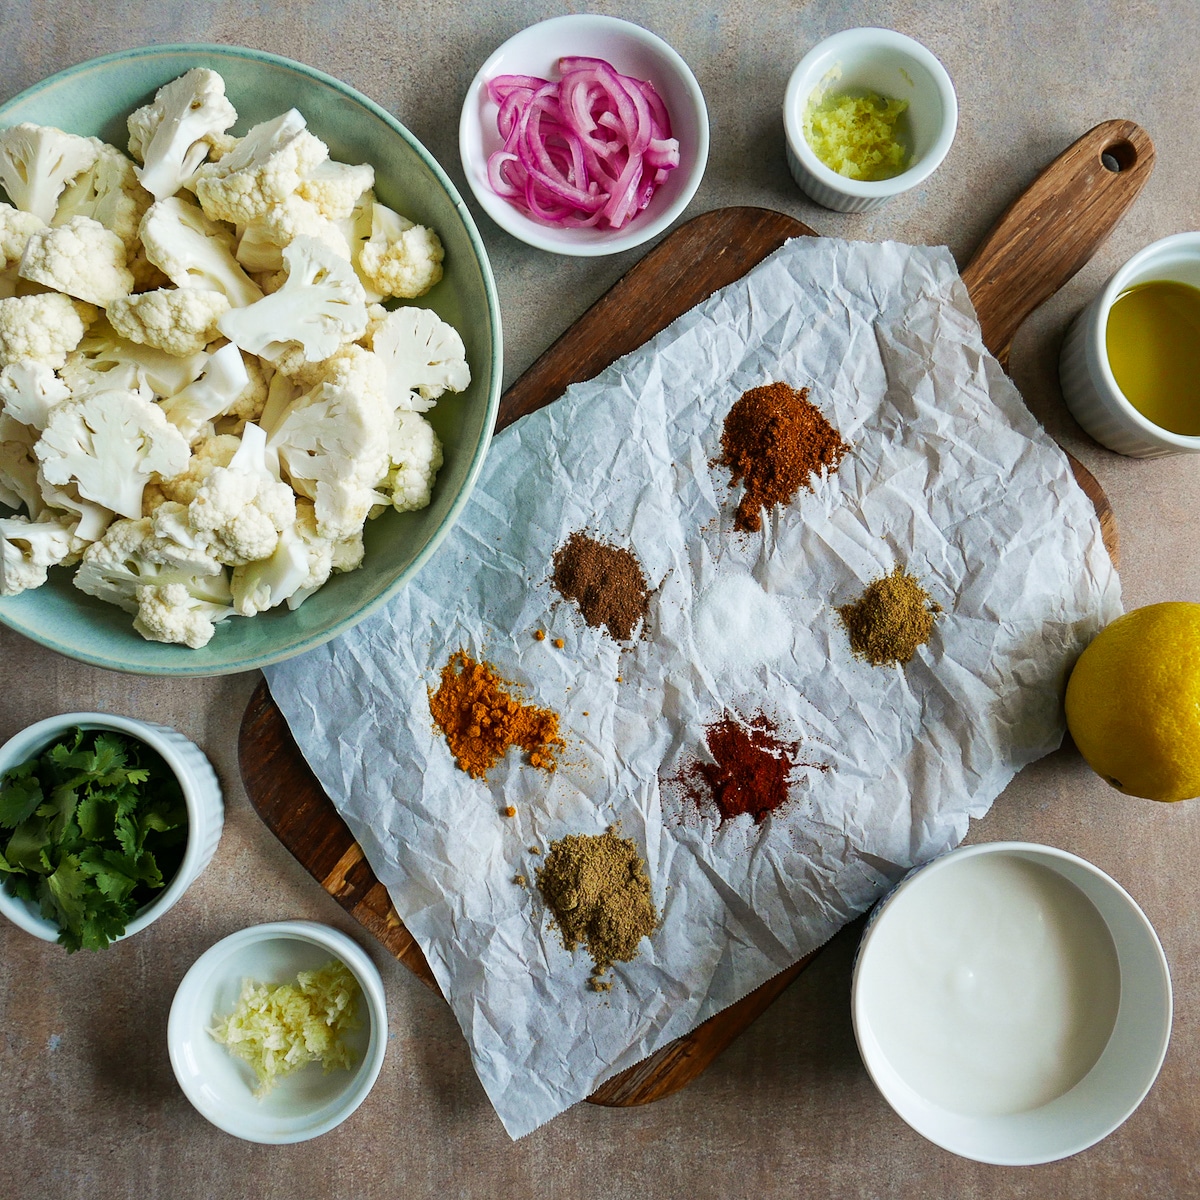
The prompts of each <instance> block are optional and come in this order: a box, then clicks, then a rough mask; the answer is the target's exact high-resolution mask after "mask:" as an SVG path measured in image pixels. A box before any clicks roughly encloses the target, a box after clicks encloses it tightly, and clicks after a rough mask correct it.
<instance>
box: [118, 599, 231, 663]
mask: <svg viewBox="0 0 1200 1200" xmlns="http://www.w3.org/2000/svg"><path fill="white" fill-rule="evenodd" d="M231 596H232V593H231ZM232 613H233V609H232V608H231V607H230V605H229V604H226V603H223V602H222V603H216V602H214V601H212V600H206V599H205V598H204V597H202V596H197V595H196V594H195V593H194V592H192V591H191V590H190V589H189V588H188V586H187V584H183V583H168V584H147V585H145V586H143V587H140V588H138V590H137V616H136V617H134V619H133V627H134V629H136V630H137V632H138V633H140V634H141V635H142V637H144V638H145V639H146V640H147V641H148V642H168V643H171V644H174V645H178V646H189V647H190V648H191V649H193V650H199V649H200V647H201V646H207V645H208V643H209V642H210V641H212V635H213V634H214V633H215V632H216V629H217V626H216V623H217V622H218V621H223V620H224V619H225V618H226V617H228V616H230V615H232Z"/></svg>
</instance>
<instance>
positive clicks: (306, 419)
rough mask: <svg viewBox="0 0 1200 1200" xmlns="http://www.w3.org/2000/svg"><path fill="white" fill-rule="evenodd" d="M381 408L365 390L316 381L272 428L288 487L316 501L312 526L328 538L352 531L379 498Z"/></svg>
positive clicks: (384, 430) (384, 431)
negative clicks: (314, 519)
mask: <svg viewBox="0 0 1200 1200" xmlns="http://www.w3.org/2000/svg"><path fill="white" fill-rule="evenodd" d="M389 426H390V421H389V417H388V412H387V406H386V405H385V404H384V403H383V401H382V400H380V399H379V397H378V396H375V395H373V394H372V393H371V392H369V391H366V390H356V389H355V388H353V387H350V386H345V385H342V386H338V385H336V384H333V383H322V384H319V385H318V386H317V387H316V388H314V389H313V390H312V391H311V392H310V393H308V394H307V395H306V396H303V397H301V398H300V399H299V400H297V401H296V402H295V403H294V404H293V405H292V407H291V408H290V409H289V410H288V411H287V413H286V415H285V416H284V417H283V419H282V420H281V421H280V422H279V424H278V425H277V426H276V428H275V430H274V431H273V432H272V434H271V437H270V442H269V445H270V448H271V449H273V450H275V451H276V452H277V453H278V455H279V461H280V464H281V466H282V468H283V470H284V472H285V473H286V475H287V478H288V481H289V482H290V483H291V485H292V487H293V489H294V490H295V491H296V492H297V493H299V494H300V495H301V496H306V497H308V499H310V500H314V501H315V502H316V518H317V529H318V532H319V533H320V535H321V536H322V537H326V538H329V539H330V540H332V541H337V540H340V539H341V538H345V537H349V536H351V535H352V534H354V533H355V532H357V531H358V530H359V529H360V528H361V527H362V524H363V522H364V521H365V520H366V517H367V514H368V513H369V512H370V511H371V509H372V508H373V507H374V506H375V505H376V504H378V503H380V502H381V497H380V494H379V492H377V491H376V490H375V485H376V484H377V483H378V482H379V481H380V480H381V479H382V478H383V476H384V474H385V473H386V472H387V470H388V465H389V459H388V429H389Z"/></svg>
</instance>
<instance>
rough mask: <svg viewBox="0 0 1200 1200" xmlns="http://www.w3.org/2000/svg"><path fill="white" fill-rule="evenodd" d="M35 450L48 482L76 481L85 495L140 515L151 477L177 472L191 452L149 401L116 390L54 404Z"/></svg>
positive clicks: (129, 514)
mask: <svg viewBox="0 0 1200 1200" xmlns="http://www.w3.org/2000/svg"><path fill="white" fill-rule="evenodd" d="M34 453H35V454H36V455H37V458H38V460H39V461H40V462H41V464H42V472H43V474H44V475H45V477H46V479H48V480H49V481H50V482H51V483H57V484H66V483H74V484H75V485H76V486H77V487H78V488H79V493H80V495H81V496H83V497H84V498H85V499H88V500H91V501H93V502H94V503H96V504H102V505H103V506H104V507H105V508H111V509H112V510H113V511H114V512H116V513H120V514H121V515H122V516H124V517H140V516H141V515H142V491H143V489H144V488H145V486H146V484H147V483H148V482H149V480H150V477H151V476H152V475H154V474H155V473H156V472H157V473H159V474H161V475H163V476H164V477H170V476H172V475H178V474H179V473H180V472H181V471H182V470H183V469H184V467H185V466H186V465H187V460H188V455H189V453H190V451H189V450H188V444H187V441H186V440H185V439H184V437H183V435H182V434H181V433H180V432H179V430H178V429H176V428H175V426H174V425H172V424H171V423H170V422H169V421H168V420H167V418H166V417H165V416H164V415H163V413H162V411H161V410H160V409H159V408H158V407H157V406H156V405H155V404H154V403H153V402H152V401H150V400H146V399H144V398H143V397H142V396H141V395H140V394H139V393H137V392H133V391H120V392H94V393H92V394H90V395H86V396H84V397H82V398H77V399H72V400H65V401H63V402H62V403H61V404H56V405H55V406H54V408H53V409H51V412H50V420H49V422H48V424H47V425H46V428H45V430H44V431H43V433H42V436H41V438H40V439H39V440H38V443H37V445H36V446H35V447H34Z"/></svg>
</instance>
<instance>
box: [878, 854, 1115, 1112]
mask: <svg viewBox="0 0 1200 1200" xmlns="http://www.w3.org/2000/svg"><path fill="white" fill-rule="evenodd" d="M856 990H857V992H858V995H859V997H860V1010H859V1019H860V1020H862V1021H865V1022H866V1024H867V1026H868V1027H869V1029H870V1031H871V1033H872V1034H873V1036H874V1038H875V1040H876V1041H877V1043H878V1046H879V1049H880V1051H881V1053H882V1054H883V1056H884V1057H885V1058H886V1059H887V1061H888V1063H889V1064H890V1065H891V1066H892V1068H893V1069H894V1070H895V1071H896V1073H897V1074H898V1075H899V1076H900V1077H901V1078H902V1079H903V1080H904V1081H905V1082H906V1083H907V1084H908V1085H909V1086H910V1087H911V1088H912V1089H913V1090H914V1091H915V1092H916V1093H917V1094H918V1095H920V1096H921V1097H922V1098H923V1099H925V1100H927V1101H928V1102H930V1103H931V1104H935V1105H938V1106H939V1107H941V1108H944V1109H947V1110H949V1111H950V1112H953V1113H956V1114H959V1115H962V1116H972V1117H987V1116H1001V1115H1007V1114H1014V1113H1021V1112H1028V1111H1030V1110H1032V1109H1035V1108H1039V1107H1041V1106H1042V1105H1044V1104H1048V1103H1049V1102H1050V1101H1052V1100H1054V1099H1055V1098H1057V1097H1058V1096H1061V1095H1062V1094H1064V1093H1065V1092H1067V1091H1069V1090H1070V1089H1071V1088H1072V1087H1074V1086H1075V1085H1076V1084H1077V1083H1078V1082H1079V1081H1080V1080H1081V1079H1083V1078H1084V1076H1085V1075H1087V1073H1088V1072H1089V1071H1090V1070H1091V1068H1092V1067H1093V1066H1094V1065H1095V1063H1096V1062H1097V1060H1098V1059H1099V1058H1100V1055H1101V1054H1102V1053H1103V1051H1104V1048H1105V1046H1106V1045H1107V1043H1108V1039H1109V1036H1110V1035H1111V1033H1112V1030H1113V1026H1114V1024H1115V1022H1116V1017H1117V1009H1118V1007H1119V1003H1120V996H1121V975H1120V969H1119V966H1118V962H1117V952H1116V948H1115V946H1114V945H1113V940H1112V936H1111V934H1110V933H1109V930H1108V926H1107V925H1106V924H1105V921H1104V919H1103V918H1102V917H1101V916H1100V914H1099V912H1097V910H1096V908H1095V906H1094V905H1093V904H1092V902H1091V901H1090V900H1089V899H1088V898H1087V897H1086V896H1085V895H1084V894H1083V892H1081V891H1080V890H1079V888H1077V887H1076V886H1075V885H1074V884H1073V883H1071V882H1069V881H1068V880H1067V879H1065V878H1063V876H1062V875H1060V874H1058V873H1057V872H1056V871H1054V870H1052V869H1050V868H1049V867H1046V866H1043V865H1041V864H1040V863H1037V862H1034V861H1032V860H1030V859H1028V858H1026V857H1024V856H1022V855H1021V854H1020V853H1019V852H1010V853H996V854H988V855H976V856H969V857H964V858H960V859H956V860H947V861H946V862H945V863H944V864H941V865H938V866H936V867H934V868H931V869H930V870H929V871H928V872H927V873H922V874H921V875H919V876H917V877H916V878H915V879H914V880H913V882H912V883H911V884H910V885H909V886H907V887H904V888H902V889H901V890H900V891H899V892H897V894H896V895H895V897H894V898H893V899H892V900H891V902H890V903H889V904H888V905H887V907H886V908H885V909H884V910H883V911H882V912H881V914H880V916H879V919H878V921H877V922H876V924H875V926H874V928H873V929H872V930H871V932H870V942H869V953H867V950H866V948H864V953H863V959H862V961H861V962H860V964H859V975H858V979H857V982H856Z"/></svg>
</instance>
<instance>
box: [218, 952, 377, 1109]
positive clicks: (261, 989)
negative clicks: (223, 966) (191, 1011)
mask: <svg viewBox="0 0 1200 1200" xmlns="http://www.w3.org/2000/svg"><path fill="white" fill-rule="evenodd" d="M358 993H359V986H358V980H356V979H355V978H354V975H353V974H352V973H351V971H350V968H349V967H347V966H346V964H345V963H342V962H339V961H338V960H337V959H331V960H330V961H329V962H328V963H326V964H325V966H323V967H321V968H320V969H318V970H316V971H301V972H300V973H299V975H297V976H296V982H295V983H294V984H293V983H284V984H280V985H279V986H278V987H269V986H267V984H265V983H256V982H254V981H253V980H250V979H248V980H246V981H245V983H244V984H243V986H242V994H241V997H240V998H239V1000H238V1003H237V1007H236V1008H235V1009H234V1010H233V1012H232V1013H230V1014H229V1016H227V1017H225V1018H224V1019H223V1020H219V1021H217V1023H216V1025H215V1026H214V1027H213V1028H212V1029H210V1030H209V1033H210V1034H212V1036H213V1037H214V1038H215V1039H216V1040H217V1041H218V1042H221V1043H222V1044H223V1045H224V1046H225V1048H226V1049H227V1050H228V1051H229V1052H230V1053H231V1054H236V1055H237V1056H238V1057H239V1058H243V1059H245V1060H246V1062H248V1063H249V1064H250V1066H251V1067H253V1068H254V1073H255V1075H256V1076H257V1077H258V1084H259V1085H258V1087H257V1088H255V1089H254V1094H255V1096H257V1097H258V1098H259V1099H260V1100H261V1099H262V1098H263V1097H264V1096H265V1095H266V1094H267V1093H268V1092H269V1091H270V1090H271V1089H272V1088H273V1087H274V1086H275V1084H276V1083H278V1082H279V1080H280V1079H282V1078H283V1077H284V1076H285V1075H290V1074H291V1073H292V1072H293V1071H297V1070H299V1069H300V1068H301V1067H304V1066H307V1065H308V1064H309V1063H311V1062H319V1063H322V1064H323V1065H324V1067H325V1070H326V1071H332V1070H333V1069H334V1068H335V1067H342V1068H344V1069H345V1070H349V1069H350V1068H351V1067H352V1066H353V1057H352V1051H351V1050H350V1047H349V1046H347V1045H346V1044H345V1042H343V1041H342V1035H343V1034H345V1033H347V1032H349V1031H350V1030H353V1029H357V1028H358V1025H359V1022H358V1020H357V1019H356V1017H355V1015H354V1014H355V1008H356V1007H357V999H358Z"/></svg>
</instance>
